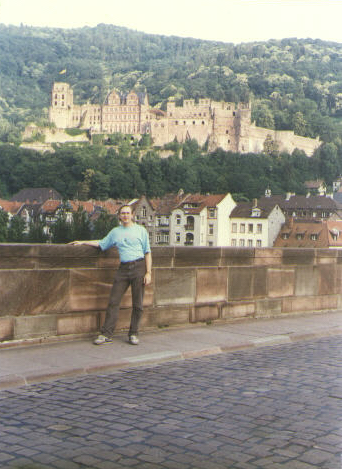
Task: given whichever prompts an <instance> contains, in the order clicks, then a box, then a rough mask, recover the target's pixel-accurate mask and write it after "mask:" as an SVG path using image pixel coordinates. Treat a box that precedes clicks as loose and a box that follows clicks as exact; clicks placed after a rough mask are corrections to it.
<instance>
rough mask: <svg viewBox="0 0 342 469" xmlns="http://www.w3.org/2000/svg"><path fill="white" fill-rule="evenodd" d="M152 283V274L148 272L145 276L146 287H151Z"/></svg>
mask: <svg viewBox="0 0 342 469" xmlns="http://www.w3.org/2000/svg"><path fill="white" fill-rule="evenodd" d="M150 283H151V273H150V272H146V274H145V276H144V285H149V284H150Z"/></svg>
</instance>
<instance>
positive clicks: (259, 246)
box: [256, 239, 261, 248]
mask: <svg viewBox="0 0 342 469" xmlns="http://www.w3.org/2000/svg"><path fill="white" fill-rule="evenodd" d="M256 247H257V248H261V239H257V242H256Z"/></svg>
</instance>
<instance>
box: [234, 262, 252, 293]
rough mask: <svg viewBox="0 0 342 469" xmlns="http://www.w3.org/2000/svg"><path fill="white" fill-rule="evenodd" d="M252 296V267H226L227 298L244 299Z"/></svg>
mask: <svg viewBox="0 0 342 469" xmlns="http://www.w3.org/2000/svg"><path fill="white" fill-rule="evenodd" d="M252 296H253V269H252V268H251V267H230V268H229V269H228V299H229V300H245V299H246V298H252Z"/></svg>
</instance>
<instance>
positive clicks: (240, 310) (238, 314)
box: [221, 301, 255, 319]
mask: <svg viewBox="0 0 342 469" xmlns="http://www.w3.org/2000/svg"><path fill="white" fill-rule="evenodd" d="M254 313H255V303H254V301H247V302H242V301H239V302H237V303H235V302H233V301H228V302H227V303H226V304H224V305H223V306H222V308H221V317H222V319H229V318H232V319H233V318H249V317H253V316H254Z"/></svg>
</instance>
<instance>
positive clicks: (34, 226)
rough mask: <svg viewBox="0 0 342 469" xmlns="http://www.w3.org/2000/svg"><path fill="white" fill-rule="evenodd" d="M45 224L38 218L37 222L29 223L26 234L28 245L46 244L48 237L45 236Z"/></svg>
mask: <svg viewBox="0 0 342 469" xmlns="http://www.w3.org/2000/svg"><path fill="white" fill-rule="evenodd" d="M44 227H45V223H44V221H43V220H41V219H40V218H38V219H37V220H34V221H31V222H30V226H29V232H28V233H27V237H26V239H27V242H28V243H46V242H47V241H48V239H49V236H48V235H47V234H46V232H45V230H44Z"/></svg>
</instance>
